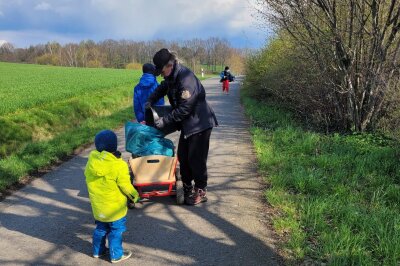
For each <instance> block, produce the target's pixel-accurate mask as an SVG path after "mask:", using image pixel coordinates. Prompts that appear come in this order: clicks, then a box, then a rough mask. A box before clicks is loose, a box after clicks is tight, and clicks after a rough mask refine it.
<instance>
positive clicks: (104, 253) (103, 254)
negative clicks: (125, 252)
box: [93, 248, 110, 259]
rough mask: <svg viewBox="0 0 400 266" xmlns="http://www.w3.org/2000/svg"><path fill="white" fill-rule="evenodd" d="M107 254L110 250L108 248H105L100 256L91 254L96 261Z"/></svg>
mask: <svg viewBox="0 0 400 266" xmlns="http://www.w3.org/2000/svg"><path fill="white" fill-rule="evenodd" d="M108 254H110V250H109V249H108V248H106V249H105V250H104V252H103V253H101V254H93V258H96V259H98V258H102V257H104V256H106V255H108Z"/></svg>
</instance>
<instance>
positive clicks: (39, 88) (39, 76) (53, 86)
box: [0, 62, 141, 115]
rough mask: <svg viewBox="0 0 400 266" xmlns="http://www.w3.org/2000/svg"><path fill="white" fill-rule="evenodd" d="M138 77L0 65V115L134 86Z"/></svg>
mask: <svg viewBox="0 0 400 266" xmlns="http://www.w3.org/2000/svg"><path fill="white" fill-rule="evenodd" d="M140 75H141V72H140V71H134V70H121V69H105V68H70V67H53V66H42V65H28V64H26V65H24V64H12V63H1V62H0V100H1V103H2V104H1V105H0V115H4V114H7V113H12V112H15V111H18V110H24V109H26V108H32V107H35V106H38V105H45V104H48V103H50V102H55V101H60V100H61V101H63V100H65V99H68V98H72V97H76V96H82V95H89V94H93V93H97V92H100V91H103V92H106V93H109V90H110V89H113V88H115V87H120V86H127V87H133V85H134V83H135V82H137V80H138V79H139V78H140ZM111 93H112V92H111Z"/></svg>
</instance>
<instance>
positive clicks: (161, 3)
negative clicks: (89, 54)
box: [0, 0, 270, 49]
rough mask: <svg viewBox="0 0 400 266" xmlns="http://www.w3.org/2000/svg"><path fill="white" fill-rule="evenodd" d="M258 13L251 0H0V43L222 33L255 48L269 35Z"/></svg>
mask: <svg viewBox="0 0 400 266" xmlns="http://www.w3.org/2000/svg"><path fill="white" fill-rule="evenodd" d="M256 13H257V12H256V5H255V0H0V43H1V42H4V41H6V42H9V43H11V44H13V45H14V46H15V47H18V48H26V47H28V46H29V45H35V44H39V43H42V44H43V43H47V42H51V41H57V42H59V43H61V44H66V43H70V42H74V43H78V42H80V41H82V40H89V39H90V40H94V41H96V42H98V41H102V40H106V39H114V40H122V39H125V40H133V41H150V40H156V39H163V40H167V41H183V40H190V39H193V38H200V39H207V38H209V37H220V38H224V39H226V40H228V41H229V42H230V44H231V45H232V46H233V47H237V48H245V47H246V48H255V49H257V48H261V47H263V46H264V44H265V43H266V40H267V37H268V36H270V34H269V33H268V32H269V31H268V30H267V29H265V27H263V26H262V23H260V22H259V21H258V20H257V15H256Z"/></svg>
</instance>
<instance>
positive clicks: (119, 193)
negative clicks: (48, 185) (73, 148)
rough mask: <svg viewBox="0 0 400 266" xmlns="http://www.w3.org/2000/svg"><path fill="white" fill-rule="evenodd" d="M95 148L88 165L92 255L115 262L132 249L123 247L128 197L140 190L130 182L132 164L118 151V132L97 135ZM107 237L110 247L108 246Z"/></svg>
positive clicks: (86, 169) (130, 253)
mask: <svg viewBox="0 0 400 266" xmlns="http://www.w3.org/2000/svg"><path fill="white" fill-rule="evenodd" d="M95 145H96V150H93V151H92V152H90V155H89V160H88V162H87V164H86V168H85V176H86V185H87V188H88V191H89V199H90V203H91V206H92V212H93V216H94V219H95V223H96V229H95V230H94V232H93V257H95V258H99V257H103V256H105V255H108V253H109V256H110V260H111V262H112V263H116V262H120V261H123V260H125V259H128V258H129V257H130V256H131V255H132V252H130V251H127V250H123V249H122V233H123V232H125V231H126V226H125V223H126V214H127V211H128V208H127V197H128V198H129V199H130V200H132V201H133V202H137V201H138V200H139V194H138V192H137V191H136V189H135V188H134V187H133V186H132V184H131V178H130V175H129V168H128V165H127V163H126V162H125V161H123V160H122V159H121V153H120V152H119V151H117V136H116V135H115V133H114V132H113V131H111V130H103V131H100V132H99V133H97V135H96V137H95ZM106 238H108V247H109V249H106V246H105V244H106Z"/></svg>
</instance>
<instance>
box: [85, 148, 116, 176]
mask: <svg viewBox="0 0 400 266" xmlns="http://www.w3.org/2000/svg"><path fill="white" fill-rule="evenodd" d="M118 160H119V159H118V158H117V157H115V156H114V154H112V153H110V152H108V151H102V152H98V151H92V152H91V153H90V156H89V161H88V165H87V171H88V172H89V173H91V175H92V176H95V177H103V176H106V175H107V174H109V173H110V171H112V169H113V168H112V167H111V166H112V165H114V164H115V163H116V161H118Z"/></svg>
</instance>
